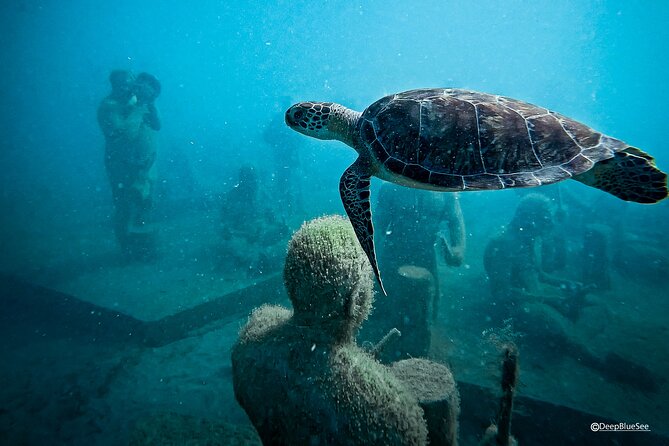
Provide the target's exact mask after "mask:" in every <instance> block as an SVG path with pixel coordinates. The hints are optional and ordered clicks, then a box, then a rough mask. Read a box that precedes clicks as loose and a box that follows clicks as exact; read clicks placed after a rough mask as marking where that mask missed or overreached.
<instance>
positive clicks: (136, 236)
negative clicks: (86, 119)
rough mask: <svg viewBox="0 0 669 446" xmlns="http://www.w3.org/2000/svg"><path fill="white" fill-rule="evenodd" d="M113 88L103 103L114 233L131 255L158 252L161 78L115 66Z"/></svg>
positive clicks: (101, 120) (101, 121)
mask: <svg viewBox="0 0 669 446" xmlns="http://www.w3.org/2000/svg"><path fill="white" fill-rule="evenodd" d="M109 82H110V83H111V87H112V91H111V93H110V94H109V95H108V96H107V97H106V98H104V99H103V100H102V102H101V103H100V106H99V107H98V123H99V125H100V128H101V130H102V133H103V134H104V137H105V142H106V144H105V168H106V170H107V176H108V178H109V185H110V187H111V191H112V197H113V200H114V232H115V234H116V238H117V241H118V243H119V245H120V247H121V250H122V253H123V255H124V257H125V258H126V259H146V258H147V257H149V258H150V257H152V256H153V249H154V246H153V234H152V231H151V230H150V229H149V228H150V226H149V225H148V224H147V223H148V221H149V218H148V212H149V210H150V208H151V206H152V202H153V195H154V189H155V167H154V166H155V161H156V153H157V135H156V132H157V131H158V130H160V127H161V124H160V118H159V116H158V111H157V109H156V105H155V100H156V98H157V97H158V96H159V95H160V91H161V87H160V82H159V81H158V79H156V78H155V77H154V76H152V75H151V74H148V73H140V74H139V75H137V76H135V75H134V74H133V73H131V72H130V71H126V70H113V71H112V72H111V74H110V76H109Z"/></svg>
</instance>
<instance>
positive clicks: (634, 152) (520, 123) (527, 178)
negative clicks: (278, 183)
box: [285, 88, 667, 293]
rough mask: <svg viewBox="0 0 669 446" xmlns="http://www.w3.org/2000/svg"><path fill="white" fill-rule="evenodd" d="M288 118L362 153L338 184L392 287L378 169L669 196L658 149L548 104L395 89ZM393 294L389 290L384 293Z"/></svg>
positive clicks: (417, 182)
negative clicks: (376, 194)
mask: <svg viewBox="0 0 669 446" xmlns="http://www.w3.org/2000/svg"><path fill="white" fill-rule="evenodd" d="M285 119H286V123H287V124H288V126H289V127H291V128H292V129H294V130H296V131H297V132H299V133H302V134H305V135H307V136H311V137H314V138H318V139H338V140H340V141H342V142H344V143H346V144H348V145H349V146H351V147H353V148H354V149H355V150H356V151H357V152H358V154H359V157H358V159H357V160H356V161H355V162H354V163H353V164H352V165H351V166H350V167H349V168H348V169H346V171H345V172H344V174H343V176H342V177H341V180H340V184H339V191H340V193H341V197H342V201H343V203H344V208H345V209H346V213H347V214H348V216H349V218H350V219H351V223H352V224H353V227H354V229H355V233H356V235H357V237H358V240H359V241H360V244H361V245H362V247H363V249H364V250H365V253H366V254H367V257H368V258H369V261H370V263H371V264H372V268H373V269H374V273H375V275H376V278H377V280H378V282H379V285H380V286H381V289H382V290H383V285H382V282H381V277H380V274H379V270H378V267H377V263H376V254H375V252H374V238H373V236H374V230H373V226H372V213H371V207H370V201H369V197H370V190H369V186H370V177H372V176H376V177H378V178H381V179H383V180H386V181H390V182H392V183H397V184H401V185H403V186H408V187H414V188H419V189H431V190H437V191H445V192H454V191H475V190H492V189H505V188H514V187H533V186H541V185H544V184H551V183H556V182H558V181H562V180H565V179H568V178H573V179H575V180H577V181H579V182H581V183H584V184H586V185H588V186H592V187H595V188H598V189H601V190H603V191H605V192H608V193H610V194H613V195H615V196H616V197H618V198H621V199H623V200H627V201H636V202H639V203H655V202H658V201H660V200H662V199H664V198H666V196H667V175H666V174H665V173H664V172H662V171H660V170H659V169H657V168H656V167H655V161H654V160H653V157H651V156H650V155H648V154H647V153H645V152H643V151H641V150H639V149H637V148H635V147H631V146H629V145H628V144H625V143H624V142H622V141H620V140H618V139H615V138H611V137H608V136H606V135H604V134H602V133H600V132H597V131H595V130H593V129H591V128H589V127H587V126H585V125H583V124H581V123H579V122H576V121H574V120H572V119H569V118H567V117H565V116H563V115H560V114H558V113H555V112H552V111H550V110H548V109H546V108H542V107H537V106H534V105H532V104H528V103H525V102H521V101H518V100H515V99H511V98H506V97H503V96H496V95H491V94H486V93H479V92H475V91H467V90H458V89H442V88H434V89H422V90H412V91H407V92H403V93H398V94H393V95H390V96H386V97H384V98H382V99H380V100H378V101H376V102H374V103H373V104H372V105H370V106H369V107H368V108H367V109H366V110H365V111H364V112H363V113H359V112H356V111H353V110H350V109H348V108H346V107H344V106H342V105H339V104H334V103H332V102H300V103H299V104H296V105H293V106H292V107H291V108H289V109H288V111H286V116H285ZM384 293H385V291H384Z"/></svg>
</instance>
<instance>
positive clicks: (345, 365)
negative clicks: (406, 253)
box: [232, 217, 457, 445]
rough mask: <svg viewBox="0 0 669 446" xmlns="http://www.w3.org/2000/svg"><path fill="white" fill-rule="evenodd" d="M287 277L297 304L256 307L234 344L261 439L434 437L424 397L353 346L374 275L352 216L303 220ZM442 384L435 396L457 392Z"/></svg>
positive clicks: (376, 441)
mask: <svg viewBox="0 0 669 446" xmlns="http://www.w3.org/2000/svg"><path fill="white" fill-rule="evenodd" d="M284 282H285V286H286V290H287V292H288V295H289V297H290V300H291V302H292V305H293V311H290V310H288V309H286V308H283V307H280V306H273V305H264V306H262V307H260V308H258V309H256V310H255V311H254V312H253V313H252V315H251V317H250V319H249V321H248V323H247V324H246V326H245V327H244V328H243V329H242V330H241V332H240V335H239V340H238V342H237V343H236V344H235V346H234V347H233V351H232V367H233V385H234V391H235V397H236V398H237V401H238V402H239V404H240V405H241V406H242V407H243V408H244V410H245V411H246V413H247V414H248V416H249V418H250V419H251V421H252V423H253V425H254V426H255V427H256V429H257V430H258V433H259V434H260V437H261V438H262V440H263V443H264V444H284V445H296V444H328V445H337V444H347V445H351V444H360V445H405V444H412V445H421V444H427V442H428V425H427V423H426V421H425V419H424V411H423V409H421V406H420V405H419V400H418V398H417V396H416V395H415V394H414V393H412V392H411V391H410V389H409V388H408V387H407V386H406V385H405V384H403V382H402V381H401V379H400V378H398V377H397V376H395V375H394V374H393V372H392V371H391V369H389V368H388V367H386V366H383V365H381V364H380V363H378V362H377V361H375V360H374V359H373V357H372V356H370V355H369V354H368V353H366V352H365V351H363V350H362V349H361V348H359V347H358V346H357V345H356V344H355V340H354V338H355V333H356V331H357V330H358V329H359V327H360V325H361V324H362V322H363V321H364V320H365V318H366V317H367V315H368V313H369V311H370V308H371V304H372V296H373V279H372V272H371V268H370V266H369V263H368V262H367V259H366V257H365V254H364V252H363V251H362V250H361V249H360V246H359V244H358V242H357V240H356V238H355V235H354V233H353V231H352V229H351V225H350V223H349V222H348V220H346V219H344V218H341V217H324V218H319V219H316V220H313V221H310V222H307V223H305V224H304V225H303V226H302V228H301V229H300V230H299V231H298V232H297V233H295V235H294V236H293V238H292V239H291V241H290V243H289V246H288V254H287V257H286V264H285V269H284ZM426 362H429V361H426ZM441 367H442V368H441V369H440V370H443V369H445V370H446V371H448V369H447V368H446V367H444V366H441ZM407 368H411V366H407ZM448 373H449V374H450V372H448ZM451 381H452V376H451ZM445 382H448V380H447V379H446V378H443V379H441V381H440V382H439V383H435V384H434V385H435V386H441V388H438V389H436V390H433V391H432V392H431V394H445V395H455V396H456V397H457V391H456V390H455V388H454V384H453V386H452V387H451V388H448V389H444V388H443V386H444V383H445ZM449 401H450V400H449ZM442 404H446V403H442ZM454 411H455V412H454V413H455V416H456V417H457V409H455V408H454ZM456 422H457V420H456ZM449 426H450V424H449ZM440 427H441V428H443V423H442V425H440Z"/></svg>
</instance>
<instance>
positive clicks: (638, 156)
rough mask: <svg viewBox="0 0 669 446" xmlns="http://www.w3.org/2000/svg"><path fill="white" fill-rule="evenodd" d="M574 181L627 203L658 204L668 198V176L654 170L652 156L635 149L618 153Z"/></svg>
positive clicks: (658, 170)
mask: <svg viewBox="0 0 669 446" xmlns="http://www.w3.org/2000/svg"><path fill="white" fill-rule="evenodd" d="M574 179H575V180H577V181H580V182H581V183H583V184H587V185H588V186H592V187H596V188H597V189H601V190H603V191H604V192H608V193H610V194H612V195H615V196H616V197H618V198H620V199H623V200H625V201H636V202H637V203H657V202H658V201H660V200H663V199H665V198H666V197H667V174H666V173H664V172H662V171H661V170H660V169H658V168H657V167H655V160H654V159H653V157H652V156H650V155H648V154H647V153H646V152H643V151H641V150H639V149H637V148H635V147H628V148H626V149H625V150H623V151H620V152H616V153H615V155H614V156H613V158H609V159H605V160H602V161H599V162H598V163H596V164H595V165H594V166H593V167H592V169H590V170H588V171H587V172H583V173H582V174H580V175H576V176H574Z"/></svg>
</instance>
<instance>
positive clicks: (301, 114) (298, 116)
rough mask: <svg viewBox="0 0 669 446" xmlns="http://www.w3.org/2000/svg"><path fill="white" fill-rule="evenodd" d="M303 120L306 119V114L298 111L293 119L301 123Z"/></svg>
mask: <svg viewBox="0 0 669 446" xmlns="http://www.w3.org/2000/svg"><path fill="white" fill-rule="evenodd" d="M302 118H304V112H303V111H302V110H297V111H296V112H295V113H294V114H293V119H294V120H295V121H301V120H302Z"/></svg>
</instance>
